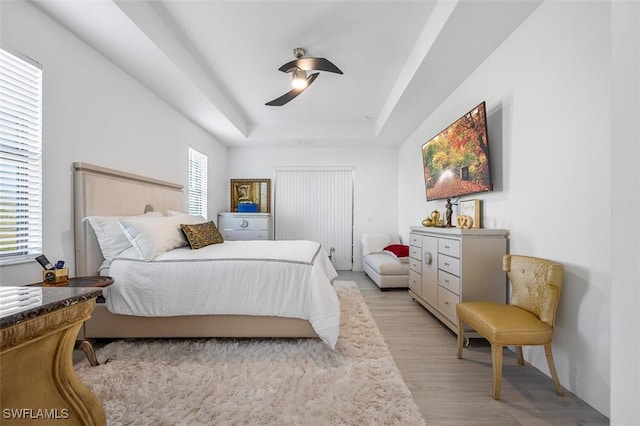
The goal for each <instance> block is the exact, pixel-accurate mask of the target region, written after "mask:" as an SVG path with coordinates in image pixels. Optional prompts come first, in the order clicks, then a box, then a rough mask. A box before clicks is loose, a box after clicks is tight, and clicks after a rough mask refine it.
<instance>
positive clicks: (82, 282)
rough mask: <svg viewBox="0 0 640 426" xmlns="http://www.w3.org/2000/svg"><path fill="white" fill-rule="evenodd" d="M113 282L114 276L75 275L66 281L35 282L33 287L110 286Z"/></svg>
mask: <svg viewBox="0 0 640 426" xmlns="http://www.w3.org/2000/svg"><path fill="white" fill-rule="evenodd" d="M111 284H113V278H111V277H107V276H94V277H75V278H69V279H68V280H67V281H66V282H63V283H57V284H49V283H33V284H29V286H31V287H108V286H110V285H111Z"/></svg>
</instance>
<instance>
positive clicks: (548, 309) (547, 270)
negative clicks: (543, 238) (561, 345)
mask: <svg viewBox="0 0 640 426" xmlns="http://www.w3.org/2000/svg"><path fill="white" fill-rule="evenodd" d="M502 269H503V270H504V271H505V272H506V273H507V276H508V277H509V281H510V282H511V301H510V304H511V305H515V306H518V307H520V308H522V309H526V310H527V311H529V312H531V313H532V314H534V315H536V316H537V317H538V318H540V320H541V321H543V322H545V323H546V324H548V325H550V326H551V327H553V325H554V322H555V317H556V309H557V308H558V300H559V299H560V290H561V288H562V280H563V275H564V267H563V266H562V264H560V263H556V262H553V261H551V260H546V259H540V258H537V257H529V256H519V255H510V254H508V255H506V256H504V258H503V260H502Z"/></svg>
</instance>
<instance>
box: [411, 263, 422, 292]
mask: <svg viewBox="0 0 640 426" xmlns="http://www.w3.org/2000/svg"><path fill="white" fill-rule="evenodd" d="M409 288H410V289H411V290H413V291H415V292H416V293H418V294H422V276H421V275H420V274H419V273H417V272H416V271H414V270H413V269H411V270H409Z"/></svg>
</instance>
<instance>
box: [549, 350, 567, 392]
mask: <svg viewBox="0 0 640 426" xmlns="http://www.w3.org/2000/svg"><path fill="white" fill-rule="evenodd" d="M544 353H545V354H546V355H547V364H549V372H550V373H551V378H552V379H553V383H555V385H556V393H557V394H558V395H560V396H563V395H564V391H563V390H562V386H560V380H559V379H558V372H557V371H556V365H555V363H554V362H553V354H552V352H551V342H549V343H547V344H546V345H544Z"/></svg>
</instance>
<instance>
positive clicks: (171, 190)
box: [73, 163, 340, 348]
mask: <svg viewBox="0 0 640 426" xmlns="http://www.w3.org/2000/svg"><path fill="white" fill-rule="evenodd" d="M73 185H74V231H75V268H76V270H75V276H94V275H109V276H112V277H113V278H114V284H112V285H111V286H109V287H107V288H105V289H104V290H103V294H104V296H105V300H104V302H103V303H98V304H97V306H96V309H95V310H94V312H93V315H92V317H91V319H89V320H88V321H86V322H85V324H84V327H83V330H82V331H81V336H80V338H81V339H82V338H84V339H97V338H171V337H287V338H303V337H305V338H306V337H309V338H320V339H322V340H323V341H324V342H325V343H327V344H328V345H329V346H331V347H332V348H333V347H335V344H336V341H337V337H338V333H339V325H340V307H339V302H338V298H337V295H336V293H335V290H334V289H333V286H332V284H331V281H332V280H333V279H335V277H336V276H337V273H336V272H335V269H333V266H332V265H331V263H330V261H329V260H328V257H327V256H326V253H325V252H324V250H323V249H322V248H321V247H320V246H319V244H318V243H315V242H310V241H254V242H252V241H229V242H223V243H219V244H210V245H208V246H206V247H202V248H198V249H191V247H189V246H186V247H185V246H179V247H172V248H171V249H169V250H164V248H163V249H162V250H156V251H154V249H155V248H157V247H158V244H156V243H157V242H158V241H159V240H158V241H156V242H155V243H148V244H147V243H145V242H144V241H146V240H144V238H147V239H148V240H149V239H150V240H153V239H156V240H157V239H158V238H160V237H162V238H163V239H162V242H163V244H164V242H165V239H166V238H165V237H166V236H168V235H171V237H172V238H177V236H176V234H175V227H174V228H171V227H170V226H169V225H167V223H169V222H170V221H171V223H179V222H180V223H181V224H182V225H183V226H186V225H184V223H182V222H187V225H189V224H193V226H201V225H204V224H202V223H200V222H201V221H198V220H197V218H194V217H192V216H190V215H186V214H184V213H179V212H180V211H181V210H183V209H184V205H185V203H184V196H183V191H182V187H181V186H180V185H176V184H173V183H169V182H164V181H159V180H156V179H150V178H146V177H143V176H139V175H134V174H130V173H124V172H120V171H116V170H112V169H108V168H104V167H100V166H95V165H91V164H87V163H74V164H73ZM167 213H168V214H167ZM98 219H100V220H101V221H102V222H101V224H102V225H101V226H102V228H101V227H95V223H96V222H95V221H96V220H98ZM114 219H115V220H117V222H114ZM190 221H193V222H190ZM159 224H162V228H158V226H159ZM107 225H108V226H121V227H122V229H124V230H125V232H130V234H129V235H128V237H129V240H130V242H133V245H134V246H132V247H128V248H125V249H124V250H122V251H121V252H119V253H115V252H116V251H118V250H119V249H120V247H119V248H118V250H114V252H113V253H112V252H111V251H110V250H109V248H108V247H107V248H105V249H104V250H102V249H101V244H103V243H104V238H105V236H104V235H103V234H102V230H103V229H107V228H106V227H107ZM209 226H210V225H209ZM170 228H171V229H170ZM185 229H186V228H185ZM178 230H179V229H178ZM134 231H136V232H138V233H137V234H136V233H135V232H134ZM151 231H152V232H151ZM165 231H166V235H165ZM169 233H171V234H169ZM185 233H186V231H185ZM96 234H99V235H100V238H98V237H97V236H96ZM180 235H182V237H183V238H184V235H183V233H180ZM132 237H133V239H131V238H132ZM143 237H144V238H143ZM136 238H140V240H136ZM99 240H100V242H99ZM139 241H142V242H141V243H139ZM147 242H148V241H147ZM189 242H190V243H191V242H192V241H189ZM138 243H139V244H138ZM256 243H259V244H256ZM110 244H112V245H113V246H116V245H117V244H116V242H114V241H110ZM145 244H146V245H145ZM103 247H104V245H103ZM165 248H166V247H165ZM114 253H115V254H114ZM196 255H197V256H196ZM194 256H195V257H194ZM204 265H207V266H204ZM176 266H177V267H176ZM136 268H137V269H136ZM242 271H244V272H242ZM269 289H275V293H273V292H272V291H271V290H269ZM139 291H149V293H142V294H143V295H142V296H141V297H140V298H138V299H135V298H132V297H133V296H132V294H133V293H136V292H139ZM222 295H224V296H225V297H229V298H228V299H224V300H226V301H223V299H222ZM234 297H235V299H234ZM180 298H182V299H180ZM179 299H180V300H181V301H180V300H179ZM283 300H284V301H283ZM205 301H210V303H209V302H207V303H204V302H205Z"/></svg>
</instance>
